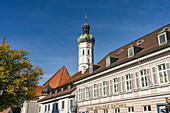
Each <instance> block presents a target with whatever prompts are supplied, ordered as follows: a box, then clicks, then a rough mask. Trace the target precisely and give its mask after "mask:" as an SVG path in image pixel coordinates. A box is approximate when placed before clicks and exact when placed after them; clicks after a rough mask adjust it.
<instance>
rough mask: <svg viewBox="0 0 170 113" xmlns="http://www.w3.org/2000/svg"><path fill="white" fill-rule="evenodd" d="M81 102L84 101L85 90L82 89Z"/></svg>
mask: <svg viewBox="0 0 170 113" xmlns="http://www.w3.org/2000/svg"><path fill="white" fill-rule="evenodd" d="M82 100H85V88H83V89H82Z"/></svg>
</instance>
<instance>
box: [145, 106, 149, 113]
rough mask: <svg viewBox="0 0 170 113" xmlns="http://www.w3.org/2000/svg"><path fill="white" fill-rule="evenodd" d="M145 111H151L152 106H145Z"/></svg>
mask: <svg viewBox="0 0 170 113" xmlns="http://www.w3.org/2000/svg"><path fill="white" fill-rule="evenodd" d="M143 112H144V113H146V112H151V106H143Z"/></svg>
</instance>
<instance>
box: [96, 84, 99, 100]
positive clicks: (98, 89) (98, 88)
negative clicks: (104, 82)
mask: <svg viewBox="0 0 170 113" xmlns="http://www.w3.org/2000/svg"><path fill="white" fill-rule="evenodd" d="M96 87H97V88H96V89H97V97H98V95H99V86H98V84H96Z"/></svg>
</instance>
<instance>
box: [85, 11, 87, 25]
mask: <svg viewBox="0 0 170 113" xmlns="http://www.w3.org/2000/svg"><path fill="white" fill-rule="evenodd" d="M85 23H87V13H85Z"/></svg>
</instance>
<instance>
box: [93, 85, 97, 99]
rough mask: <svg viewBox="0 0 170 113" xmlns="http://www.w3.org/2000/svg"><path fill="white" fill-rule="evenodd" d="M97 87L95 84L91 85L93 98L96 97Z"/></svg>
mask: <svg viewBox="0 0 170 113" xmlns="http://www.w3.org/2000/svg"><path fill="white" fill-rule="evenodd" d="M97 87H98V86H97V84H94V85H93V97H94V98H97Z"/></svg>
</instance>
